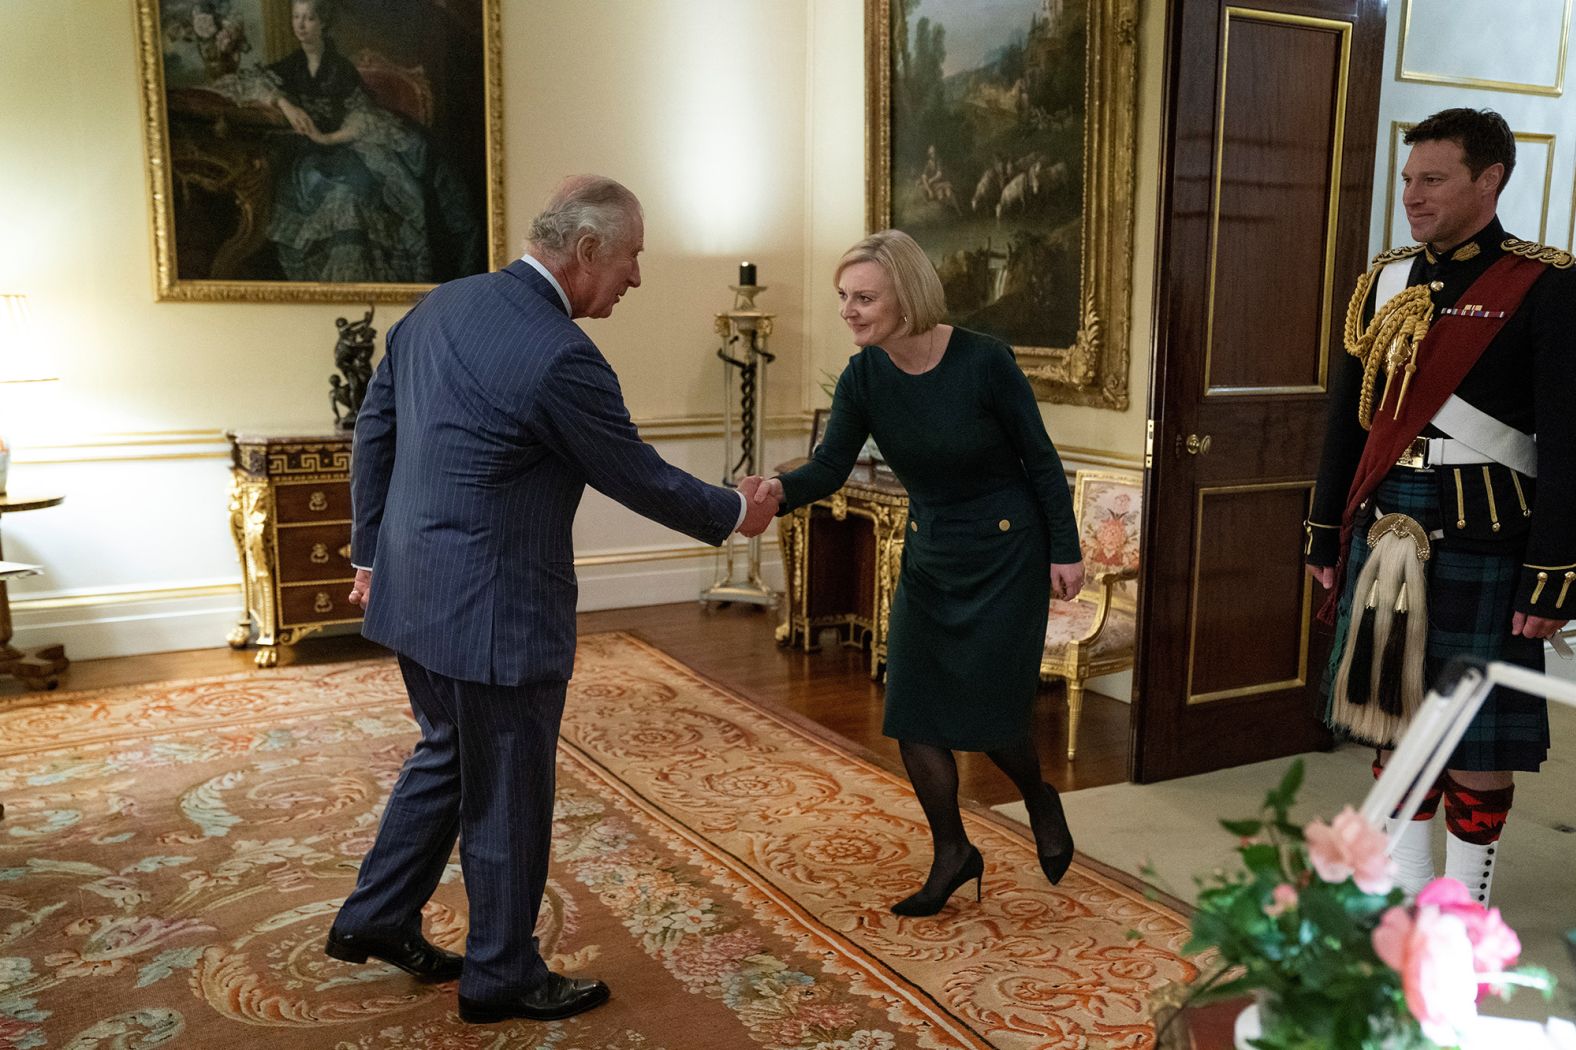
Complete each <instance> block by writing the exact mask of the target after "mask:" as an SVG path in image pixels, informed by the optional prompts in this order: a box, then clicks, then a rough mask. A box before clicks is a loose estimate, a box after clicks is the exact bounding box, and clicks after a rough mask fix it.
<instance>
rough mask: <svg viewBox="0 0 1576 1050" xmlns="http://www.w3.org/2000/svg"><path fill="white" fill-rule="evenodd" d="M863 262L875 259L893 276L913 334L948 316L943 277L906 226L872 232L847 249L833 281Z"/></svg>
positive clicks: (909, 330) (904, 317) (933, 325)
mask: <svg viewBox="0 0 1576 1050" xmlns="http://www.w3.org/2000/svg"><path fill="white" fill-rule="evenodd" d="M862 262H873V263H875V264H876V265H877V266H880V267H881V269H883V270H885V271H886V274H887V276H888V277H890V278H892V286H893V288H894V289H896V291H897V305H898V309H900V310H901V311H902V313H903V319H904V320H905V321H906V322H907V324H908V334H909V335H920V334H923V333H925V332H928V331H930V330H931V329H932V328H934V327H936V326H937V325H938V324H940V323H941V322H942V321H944V320H945V319H946V316H947V296H946V293H945V292H943V291H942V289H941V278H940V277H939V276H937V274H936V268H935V267H934V266H933V265H931V262H930V257H929V256H927V255H926V254H925V249H923V248H921V247H920V246H919V245H918V244H916V243H915V242H914V238H912V237H910V236H909V235H908V234H906V233H904V232H903V231H902V230H882V231H881V232H880V233H872V234H871V235H870V236H868V237H866V238H865V239H864V240H862V241H860V242H859V243H858V244H856V245H854V246H853V247H852V248H850V249H848V251H846V252H844V253H843V257H842V258H841V259H839V260H838V261H837V271H836V272H835V273H833V274H832V284H833V285H834V286H835V285H836V284H837V282H838V281H839V280H841V279H842V276H843V271H844V270H846V269H848V268H849V267H850V266H853V265H854V264H855V263H862Z"/></svg>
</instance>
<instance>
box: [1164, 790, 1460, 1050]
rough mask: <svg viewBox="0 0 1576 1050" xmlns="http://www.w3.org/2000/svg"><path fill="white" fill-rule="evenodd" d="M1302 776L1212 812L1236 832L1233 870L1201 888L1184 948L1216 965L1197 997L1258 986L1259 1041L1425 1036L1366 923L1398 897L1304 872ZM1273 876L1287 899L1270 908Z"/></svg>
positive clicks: (1276, 1049)
mask: <svg viewBox="0 0 1576 1050" xmlns="http://www.w3.org/2000/svg"><path fill="white" fill-rule="evenodd" d="M1302 778H1303V765H1302V762H1300V761H1298V762H1295V763H1293V764H1292V767H1291V769H1290V771H1289V772H1287V774H1286V776H1285V778H1284V779H1283V780H1282V781H1281V783H1280V784H1279V786H1277V787H1276V788H1274V789H1273V790H1271V791H1270V792H1269V793H1268V794H1267V795H1266V796H1265V798H1264V805H1263V807H1262V808H1261V810H1260V812H1259V814H1258V816H1257V817H1254V818H1251V819H1247V820H1222V821H1221V822H1220V823H1221V826H1222V827H1224V828H1225V829H1226V830H1227V831H1228V832H1230V833H1231V834H1233V835H1235V836H1237V837H1238V838H1240V839H1242V840H1243V841H1242V843H1241V844H1240V845H1239V846H1238V847H1237V855H1238V857H1239V858H1240V860H1241V870H1239V871H1236V872H1226V873H1220V874H1216V875H1215V876H1213V877H1212V878H1210V879H1207V880H1205V881H1204V883H1203V885H1202V886H1201V889H1200V892H1199V897H1198V910H1197V912H1196V913H1195V915H1194V917H1193V937H1192V940H1191V941H1189V943H1188V945H1187V949H1186V950H1187V951H1188V952H1202V951H1205V950H1208V949H1214V950H1215V951H1216V952H1217V953H1218V955H1219V960H1220V968H1219V970H1217V971H1216V972H1215V973H1214V975H1213V976H1211V977H1210V978H1209V979H1208V980H1206V981H1205V982H1204V983H1203V985H1202V986H1201V987H1200V990H1199V992H1198V994H1197V997H1196V1000H1195V1001H1199V1002H1207V1001H1212V1000H1217V999H1226V998H1232V997H1235V996H1241V995H1245V994H1249V993H1254V994H1256V995H1258V996H1259V998H1260V1000H1261V1003H1262V1005H1261V1008H1260V1010H1261V1015H1262V1016H1261V1019H1262V1021H1263V1025H1264V1034H1263V1037H1262V1038H1261V1039H1259V1040H1258V1041H1257V1042H1256V1043H1255V1044H1254V1045H1255V1046H1257V1047H1259V1048H1260V1050H1315V1048H1318V1050H1328V1048H1331V1047H1343V1048H1352V1050H1358V1048H1362V1050H1379V1048H1380V1047H1383V1048H1385V1050H1391V1048H1395V1050H1409V1048H1414V1047H1417V1048H1421V1047H1428V1046H1432V1044H1431V1043H1429V1042H1428V1041H1427V1040H1426V1039H1425V1038H1424V1036H1423V1034H1422V1031H1421V1029H1420V1028H1419V1026H1418V1024H1417V1022H1416V1021H1415V1020H1414V1019H1413V1018H1412V1015H1411V1014H1410V1012H1408V1010H1407V1008H1406V1000H1405V996H1404V994H1403V992H1402V988H1401V976H1400V974H1398V973H1396V972H1395V971H1394V970H1392V969H1390V967H1388V966H1386V965H1385V964H1384V963H1383V962H1381V961H1380V960H1379V957H1378V956H1377V955H1375V954H1374V948H1373V941H1372V936H1371V935H1372V932H1373V929H1374V927H1375V926H1377V925H1378V924H1379V920H1380V916H1381V915H1382V914H1383V913H1384V911H1385V910H1386V909H1387V908H1389V907H1391V906H1392V905H1396V904H1401V903H1403V895H1402V893H1401V891H1400V890H1391V891H1390V892H1389V893H1387V894H1370V893H1364V892H1363V891H1362V890H1360V889H1358V888H1357V886H1356V884H1355V883H1353V881H1352V880H1351V879H1346V880H1345V881H1343V882H1339V883H1331V882H1325V881H1324V880H1323V879H1320V878H1318V877H1317V876H1316V875H1315V874H1314V873H1313V871H1312V868H1311V866H1310V865H1309V863H1308V858H1307V853H1306V851H1305V849H1304V847H1303V835H1302V829H1301V828H1300V827H1299V826H1297V825H1296V824H1294V823H1292V821H1291V819H1290V811H1291V807H1292V804H1293V803H1294V802H1295V801H1296V797H1297V792H1298V790H1299V789H1300V788H1301V786H1302ZM1280 886H1287V887H1291V888H1292V889H1293V890H1295V892H1296V894H1297V899H1296V902H1295V903H1294V904H1291V905H1290V906H1287V907H1285V908H1284V910H1281V911H1279V912H1278V913H1277V914H1272V912H1274V911H1275V908H1274V905H1275V904H1276V900H1275V890H1276V888H1277V887H1280Z"/></svg>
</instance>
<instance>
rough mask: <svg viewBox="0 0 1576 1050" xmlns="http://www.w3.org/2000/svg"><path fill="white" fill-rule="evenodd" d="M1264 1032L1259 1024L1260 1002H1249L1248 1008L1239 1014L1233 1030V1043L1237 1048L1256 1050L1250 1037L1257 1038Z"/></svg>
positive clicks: (1239, 1049) (1238, 1049)
mask: <svg viewBox="0 0 1576 1050" xmlns="http://www.w3.org/2000/svg"><path fill="white" fill-rule="evenodd" d="M1263 1034H1264V1030H1263V1028H1261V1027H1260V1026H1259V1004H1258V1003H1249V1004H1248V1006H1247V1008H1246V1009H1244V1010H1243V1011H1242V1012H1241V1013H1240V1014H1238V1015H1237V1026H1236V1027H1235V1028H1233V1029H1232V1030H1231V1036H1232V1044H1233V1045H1234V1046H1236V1048H1237V1050H1254V1048H1253V1044H1252V1043H1250V1042H1248V1040H1250V1039H1257V1038H1258V1037H1259V1036H1261V1035H1263Z"/></svg>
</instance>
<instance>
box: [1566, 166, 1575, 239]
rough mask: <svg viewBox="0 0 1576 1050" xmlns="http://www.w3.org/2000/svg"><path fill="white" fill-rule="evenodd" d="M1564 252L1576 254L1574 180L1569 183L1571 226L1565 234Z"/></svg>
mask: <svg viewBox="0 0 1576 1050" xmlns="http://www.w3.org/2000/svg"><path fill="white" fill-rule="evenodd" d="M1565 250H1566V251H1568V252H1576V179H1573V180H1572V182H1571V225H1570V230H1569V231H1567V232H1566V234H1565Z"/></svg>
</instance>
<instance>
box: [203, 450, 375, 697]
mask: <svg viewBox="0 0 1576 1050" xmlns="http://www.w3.org/2000/svg"><path fill="white" fill-rule="evenodd" d="M229 438H230V453H231V458H232V462H233V467H232V469H231V471H230V475H231V480H230V532H231V535H232V536H233V537H234V539H235V550H236V554H237V555H238V556H239V558H240V561H241V590H242V595H243V598H244V600H245V603H246V609H245V612H244V613H243V615H242V617H241V622H240V623H238V624H236V626H235V629H234V630H233V631H231V632H230V637H229V642H230V645H231V647H232V648H235V649H244V648H245V647H246V645H247V644H248V642H250V641H251V639H252V636H253V634H254V632H255V634H256V637H257V656H256V658H255V660H256V663H257V666H258V667H273V666H274V665H275V664H277V663H278V662H279V649H280V647H281V646H291V645H295V644H296V643H297V642H299V641H300V640H301V639H303V638H305V637H306V636H307V635H309V634H312V633H313V632H315V631H319V630H321V629H322V628H324V627H327V626H329V625H331V624H345V623H359V622H360V620H361V610H360V609H359V608H357V607H356V606H354V605H352V604H350V598H349V595H350V583H351V581H352V580H353V579H354V578H355V575H356V570H355V569H354V568H353V567H352V566H351V564H350V442H351V438H350V434H349V433H348V432H346V431H339V432H336V433H333V434H298V433H290V434H273V433H266V432H261V431H231V432H230V433H229Z"/></svg>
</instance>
